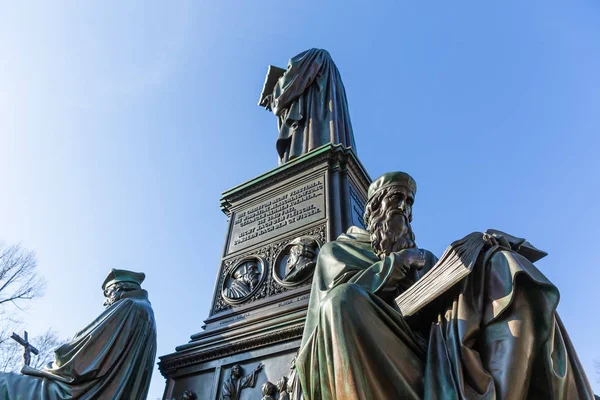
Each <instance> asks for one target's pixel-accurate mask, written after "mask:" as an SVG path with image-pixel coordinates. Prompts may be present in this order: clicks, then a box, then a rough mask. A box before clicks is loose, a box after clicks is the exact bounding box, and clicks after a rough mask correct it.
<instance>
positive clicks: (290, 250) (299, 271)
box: [273, 236, 321, 288]
mask: <svg viewBox="0 0 600 400" xmlns="http://www.w3.org/2000/svg"><path fill="white" fill-rule="evenodd" d="M320 247H321V245H320V244H319V241H318V240H317V239H316V238H315V237H313V236H300V237H297V238H295V239H294V240H292V241H291V242H289V243H288V244H287V245H285V246H284V247H283V248H282V249H281V250H280V251H279V253H278V254H277V256H276V257H275V262H274V264H273V279H275V281H277V283H279V284H280V285H281V286H284V287H288V288H289V287H295V286H300V285H302V284H304V283H306V282H308V281H309V280H310V279H311V278H312V275H313V272H314V270H315V265H316V261H317V255H318V254H319V249H320Z"/></svg>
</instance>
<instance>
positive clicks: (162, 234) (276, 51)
mask: <svg viewBox="0 0 600 400" xmlns="http://www.w3.org/2000/svg"><path fill="white" fill-rule="evenodd" d="M0 37H2V40H1V41H0V174H1V181H2V195H1V196H0V240H4V241H7V242H9V243H16V242H20V243H22V244H23V246H25V247H28V248H30V249H33V250H35V251H36V253H37V255H38V260H39V268H40V271H41V272H42V273H43V275H44V276H45V277H46V279H47V281H48V288H47V291H46V296H45V297H44V298H43V299H40V300H38V301H36V302H35V303H33V304H31V306H30V307H29V309H28V310H27V313H26V314H25V315H24V320H25V323H26V325H27V327H28V329H29V331H30V332H31V333H32V334H35V333H36V332H42V331H43V330H45V328H47V327H49V326H51V327H54V328H55V329H56V330H57V331H58V332H59V333H60V334H61V335H62V336H67V337H68V336H71V335H72V334H74V333H75V332H76V331H77V330H78V329H80V328H82V327H83V326H85V325H86V324H87V323H89V322H90V321H91V320H92V319H93V318H94V317H95V316H96V315H97V314H98V313H99V312H101V310H102V302H103V297H102V291H101V290H100V284H101V283H102V281H103V279H104V277H105V275H106V273H107V272H108V270H109V269H110V268H112V267H117V268H128V269H133V270H139V271H144V272H146V274H147V280H146V282H145V284H144V286H145V287H146V288H147V289H148V291H149V293H150V298H151V301H152V304H153V307H154V310H155V313H156V318H157V323H158V334H159V344H158V353H159V354H161V355H162V354H166V353H169V352H172V351H173V350H174V348H175V346H177V345H180V344H183V343H185V342H187V341H188V340H189V336H190V335H191V334H193V333H196V332H199V331H200V330H201V326H202V321H203V319H205V318H206V317H207V316H208V310H209V307H210V301H211V297H212V291H213V284H214V279H215V277H216V273H217V268H218V265H219V257H220V253H221V248H222V245H223V240H224V237H225V232H226V226H227V220H226V217H225V216H224V215H223V214H222V213H221V211H220V210H219V198H220V193H221V192H223V191H225V190H227V189H229V188H231V187H233V186H235V185H237V184H239V183H242V182H244V181H246V180H249V179H251V178H253V177H255V176H256V175H259V174H261V173H263V172H265V171H267V170H269V169H272V168H274V167H276V165H277V157H276V151H275V139H276V136H277V130H276V121H275V118H274V117H273V115H271V114H269V113H267V112H266V111H264V110H263V109H261V108H260V107H258V106H256V102H257V100H258V95H259V94H260V90H261V88H262V83H263V80H264V74H265V71H266V66H267V65H268V64H274V65H279V66H282V67H285V65H286V63H287V60H288V59H289V57H291V56H293V55H295V54H297V53H299V52H300V51H302V50H305V49H307V48H310V47H321V48H326V49H328V50H329V51H330V53H331V54H332V56H333V58H334V60H335V61H336V63H337V64H338V67H339V69H340V72H341V74H342V78H343V80H344V84H345V86H346V91H347V95H348V100H349V107H350V112H351V118H352V123H353V126H354V133H355V138H356V143H357V148H358V154H359V158H360V159H361V161H362V162H363V164H364V165H365V167H366V169H367V170H368V172H369V173H370V175H371V176H372V177H376V176H378V175H380V174H381V173H383V172H387V171H390V170H405V171H407V172H409V173H410V174H412V175H413V176H414V177H415V178H416V180H417V183H418V185H419V192H418V194H417V198H416V203H415V207H414V224H413V227H414V230H415V233H416V235H417V243H418V244H419V245H420V246H421V247H425V248H428V249H430V250H432V251H433V252H434V253H436V254H438V255H440V254H441V252H442V251H443V249H444V248H445V247H446V246H447V245H448V244H449V243H450V242H451V241H453V240H455V239H457V238H459V237H462V236H464V235H465V234H466V233H469V232H471V231H474V230H484V229H486V228H496V229H500V230H504V231H507V232H510V233H513V234H515V235H520V236H524V237H526V238H527V239H529V240H530V241H531V242H532V243H533V244H534V245H535V246H537V247H539V248H541V249H544V250H546V251H548V252H549V256H548V257H547V258H546V259H544V260H542V261H540V262H539V263H538V266H539V268H540V269H541V270H542V271H543V273H544V274H546V275H547V276H548V277H549V278H550V279H551V280H552V281H553V282H554V283H555V284H556V285H557V286H558V288H559V289H560V292H561V304H560V306H559V312H560V313H561V316H562V318H563V321H564V323H565V325H566V326H567V329H568V332H569V334H570V336H571V339H572V340H573V342H574V345H575V347H576V349H577V350H578V353H579V357H580V358H581V360H582V362H583V364H584V367H585V368H586V371H587V373H588V375H589V377H590V380H591V381H592V382H593V385H594V388H595V390H596V392H600V384H599V383H597V375H595V373H594V369H593V360H594V359H600V344H599V342H598V339H597V333H598V332H599V331H600V322H599V320H598V318H597V315H598V312H597V311H596V307H597V305H598V302H597V288H598V280H599V278H600V272H599V269H598V266H599V265H600V257H599V255H598V252H597V249H598V244H597V242H596V239H597V238H596V235H597V233H598V226H600V217H599V215H600V212H599V211H600V210H599V206H598V197H599V194H600V193H599V192H600V190H599V188H598V176H599V173H600V161H599V160H598V156H597V152H598V150H597V149H598V147H599V145H600V139H599V137H600V135H599V134H600V74H599V73H598V71H600V3H598V2H596V1H592V0H587V1H580V0H575V1H571V2H559V1H552V0H544V1H529V2H522V1H503V2H479V1H477V2H476V1H459V2H438V3H424V2H413V1H411V2H408V1H390V2H370V3H369V4H367V3H366V2H348V1H346V2H317V1H304V2H297V1H296V2H260V1H253V2H250V1H214V2H208V1H203V2H191V1H190V2H185V1H179V2H168V3H167V2H163V3H158V2H148V1H144V2H141V1H139V2H133V1H130V2H117V1H106V2H95V3H92V2H52V3H50V2H27V4H26V5H25V4H24V3H23V4H21V3H19V2H0ZM163 388H164V381H163V379H162V377H161V376H160V375H159V374H158V373H156V374H155V376H154V378H153V382H152V386H151V391H150V394H149V398H150V399H155V398H158V397H160V396H161V395H162V390H163Z"/></svg>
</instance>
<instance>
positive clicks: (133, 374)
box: [0, 269, 156, 400]
mask: <svg viewBox="0 0 600 400" xmlns="http://www.w3.org/2000/svg"><path fill="white" fill-rule="evenodd" d="M144 278H145V275H144V274H143V273H137V272H131V271H126V270H120V269H113V270H112V271H111V272H110V273H109V274H108V276H107V278H106V280H105V281H104V283H103V285H102V290H104V296H105V298H106V300H105V302H104V305H105V306H106V310H104V312H103V313H102V314H100V315H99V316H98V317H97V318H96V319H95V320H94V321H93V322H92V323H91V324H89V325H88V326H86V327H85V328H83V329H82V330H81V331H79V332H78V333H77V334H76V335H75V337H74V338H73V340H71V341H70V342H69V343H66V344H64V345H62V346H61V347H59V348H58V349H56V351H55V355H56V358H55V360H54V361H53V362H51V363H50V364H49V365H48V366H47V367H46V368H44V369H41V370H37V369H34V368H31V367H28V366H24V367H23V369H22V370H21V374H15V373H0V399H2V400H32V399H44V400H67V399H128V400H129V399H132V400H134V399H139V400H143V399H146V396H147V394H148V387H149V385H150V377H151V376H152V370H153V367H154V358H155V356H156V323H155V321H154V312H153V311H152V307H151V306H150V302H149V301H148V293H147V292H146V291H145V290H143V289H142V288H141V286H140V285H141V283H142V281H143V280H144Z"/></svg>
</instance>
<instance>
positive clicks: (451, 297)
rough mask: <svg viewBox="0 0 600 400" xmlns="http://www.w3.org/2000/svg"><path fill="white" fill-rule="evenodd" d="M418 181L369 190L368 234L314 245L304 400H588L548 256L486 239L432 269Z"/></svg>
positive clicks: (467, 244)
mask: <svg viewBox="0 0 600 400" xmlns="http://www.w3.org/2000/svg"><path fill="white" fill-rule="evenodd" d="M416 189H417V186H416V183H415V181H414V180H413V178H411V177H410V176H409V175H408V174H405V173H402V172H392V173H387V174H384V175H383V176H381V177H380V178H378V179H376V180H375V181H374V182H373V183H372V184H371V186H370V187H369V191H368V200H367V205H366V208H365V216H364V220H365V223H366V225H367V230H363V229H359V228H356V227H352V228H350V230H349V231H348V232H347V234H344V235H341V236H340V237H339V238H338V239H337V240H335V241H333V242H329V243H327V244H326V245H324V246H323V247H322V248H321V251H320V253H319V256H318V258H317V265H316V269H315V275H314V280H313V286H312V291H311V298H310V303H309V309H308V315H307V319H306V325H305V329H304V334H303V337H302V344H301V346H300V350H299V353H298V356H297V359H296V369H297V376H298V379H299V381H300V383H301V386H302V389H303V395H304V398H305V399H306V400H325V399H339V400H341V399H478V400H483V399H525V398H535V399H565V400H566V399H594V395H593V393H592V389H591V387H590V384H589V381H588V380H587V378H586V375H585V373H584V371H583V369H582V366H581V364H580V362H579V359H578V358H577V354H576V353H575V350H574V348H573V346H572V344H571V342H570V340H569V337H568V335H567V332H566V330H565V328H564V326H563V325H562V322H561V320H560V318H559V316H558V314H557V313H556V307H557V305H558V300H559V293H558V290H557V288H556V287H555V286H554V285H553V284H552V283H551V282H550V281H549V280H548V279H547V278H546V277H545V276H544V275H543V274H542V273H541V272H540V271H539V270H538V269H537V268H536V267H535V265H534V264H533V263H534V262H535V261H537V260H539V259H540V258H542V257H544V256H545V255H546V253H545V252H543V251H540V250H538V249H536V248H535V247H533V246H532V245H531V244H530V243H528V242H527V241H525V240H524V239H519V238H516V237H513V236H511V235H508V234H505V233H502V232H499V231H493V230H489V231H487V232H486V233H481V232H474V233H472V234H469V235H467V236H466V237H465V238H463V239H461V240H457V241H456V242H454V243H452V244H451V245H450V247H448V249H447V250H446V252H445V253H444V254H443V255H442V257H441V258H440V259H439V261H438V260H437V259H436V257H435V256H434V255H433V254H432V253H431V252H429V251H427V250H424V249H420V248H418V247H417V245H416V243H415V236H414V234H413V232H412V229H411V225H410V224H411V221H412V205H413V202H414V197H415V193H416Z"/></svg>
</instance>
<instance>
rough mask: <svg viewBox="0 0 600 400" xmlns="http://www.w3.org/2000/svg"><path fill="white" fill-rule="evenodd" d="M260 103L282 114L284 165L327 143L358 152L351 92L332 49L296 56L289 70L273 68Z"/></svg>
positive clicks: (279, 117) (280, 140)
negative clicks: (354, 132) (349, 97)
mask: <svg viewBox="0 0 600 400" xmlns="http://www.w3.org/2000/svg"><path fill="white" fill-rule="evenodd" d="M259 105H261V106H263V107H265V108H266V109H267V110H269V111H272V112H273V114H275V115H276V116H277V125H278V129H279V137H278V138H277V143H276V147H277V154H278V155H279V163H280V164H283V163H286V162H288V161H290V160H292V159H294V158H296V157H299V156H301V155H302V154H305V153H308V152H309V151H311V150H313V149H316V148H317V147H320V146H322V145H324V144H326V143H333V144H338V143H341V144H343V145H344V146H346V147H352V148H353V150H354V152H356V145H355V143H354V134H353V132H352V124H351V123H350V113H349V111H348V101H347V99H346V90H345V89H344V84H343V83H342V79H341V77H340V73H339V71H338V69H337V67H336V66H335V64H334V62H333V60H332V59H331V56H330V55H329V53H328V52H327V51H326V50H322V49H309V50H306V51H304V52H302V53H300V54H298V55H297V56H295V57H292V58H291V59H290V61H289V63H288V67H287V70H284V69H281V68H276V67H270V68H269V71H268V74H267V78H266V80H265V86H264V88H263V93H262V94H261V97H260V99H259Z"/></svg>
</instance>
